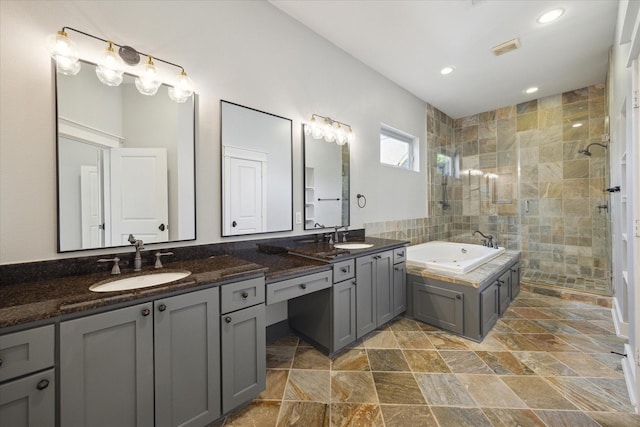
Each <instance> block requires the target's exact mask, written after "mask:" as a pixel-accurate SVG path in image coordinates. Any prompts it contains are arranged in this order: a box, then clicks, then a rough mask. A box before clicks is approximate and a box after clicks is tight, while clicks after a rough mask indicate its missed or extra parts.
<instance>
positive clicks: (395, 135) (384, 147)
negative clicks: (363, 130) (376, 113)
mask: <svg viewBox="0 0 640 427" xmlns="http://www.w3.org/2000/svg"><path fill="white" fill-rule="evenodd" d="M418 141H419V139H418V138H416V137H415V136H413V135H410V134H408V133H406V132H402V131H401V130H398V129H394V128H392V127H391V126H387V125H385V124H383V123H381V124H380V163H382V164H385V165H390V166H395V167H397V168H402V169H408V170H412V171H419V170H420V166H419V163H420V162H419V155H418V153H419V151H418Z"/></svg>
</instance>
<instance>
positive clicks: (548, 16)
mask: <svg viewBox="0 0 640 427" xmlns="http://www.w3.org/2000/svg"><path fill="white" fill-rule="evenodd" d="M563 13H564V9H553V10H550V11H549V12H545V13H543V14H542V15H540V17H539V18H538V24H548V23H549V22H551V21H555V20H556V19H558V18H560V17H561V16H562V14H563Z"/></svg>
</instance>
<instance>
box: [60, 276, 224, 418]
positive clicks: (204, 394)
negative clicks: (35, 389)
mask: <svg viewBox="0 0 640 427" xmlns="http://www.w3.org/2000/svg"><path fill="white" fill-rule="evenodd" d="M219 331H220V329H219V296H218V288H209V289H204V290H201V291H197V292H192V293H187V294H182V295H177V296H174V297H169V298H164V299H161V300H157V301H155V302H149V303H145V304H139V305H135V306H132V307H127V308H123V309H119V310H113V311H108V312H105V313H100V314H95V315H91V316H87V317H82V318H79V319H74V320H69V321H65V322H62V323H61V324H60V392H61V396H60V410H61V414H60V415H61V424H62V425H63V426H65V427H67V426H115V425H117V426H146V425H156V426H165V425H166V426H169V425H171V426H176V425H180V426H200V425H204V424H207V423H210V422H211V421H213V420H215V419H216V418H218V417H219V416H220V391H219V390H220V389H219V387H220V358H219V351H218V345H219V342H220V339H219V333H220V332H219ZM154 365H155V369H154ZM154 400H155V404H154Z"/></svg>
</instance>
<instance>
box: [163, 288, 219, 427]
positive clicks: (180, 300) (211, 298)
mask: <svg viewBox="0 0 640 427" xmlns="http://www.w3.org/2000/svg"><path fill="white" fill-rule="evenodd" d="M153 305H154V310H155V311H154V334H153V335H154V341H155V342H154V349H155V352H154V357H155V416H156V417H155V418H156V420H155V426H156V427H160V426H184V427H186V426H194V427H196V426H202V425H205V424H208V423H210V422H212V421H213V420H215V419H216V418H218V417H219V416H220V413H221V412H220V351H219V345H218V343H219V342H220V335H219V330H220V316H219V314H218V313H219V310H218V306H219V297H218V289H217V288H210V289H206V290H203V291H199V292H191V293H188V294H183V295H178V296H175V297H171V298H166V299H162V300H158V301H154V304H153Z"/></svg>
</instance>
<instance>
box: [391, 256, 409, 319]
mask: <svg viewBox="0 0 640 427" xmlns="http://www.w3.org/2000/svg"><path fill="white" fill-rule="evenodd" d="M406 250H407V249H406V248H404V247H403V248H400V249H394V251H393V317H396V316H399V315H400V314H402V313H404V312H405V311H406V310H407V264H406V262H405V254H406Z"/></svg>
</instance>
